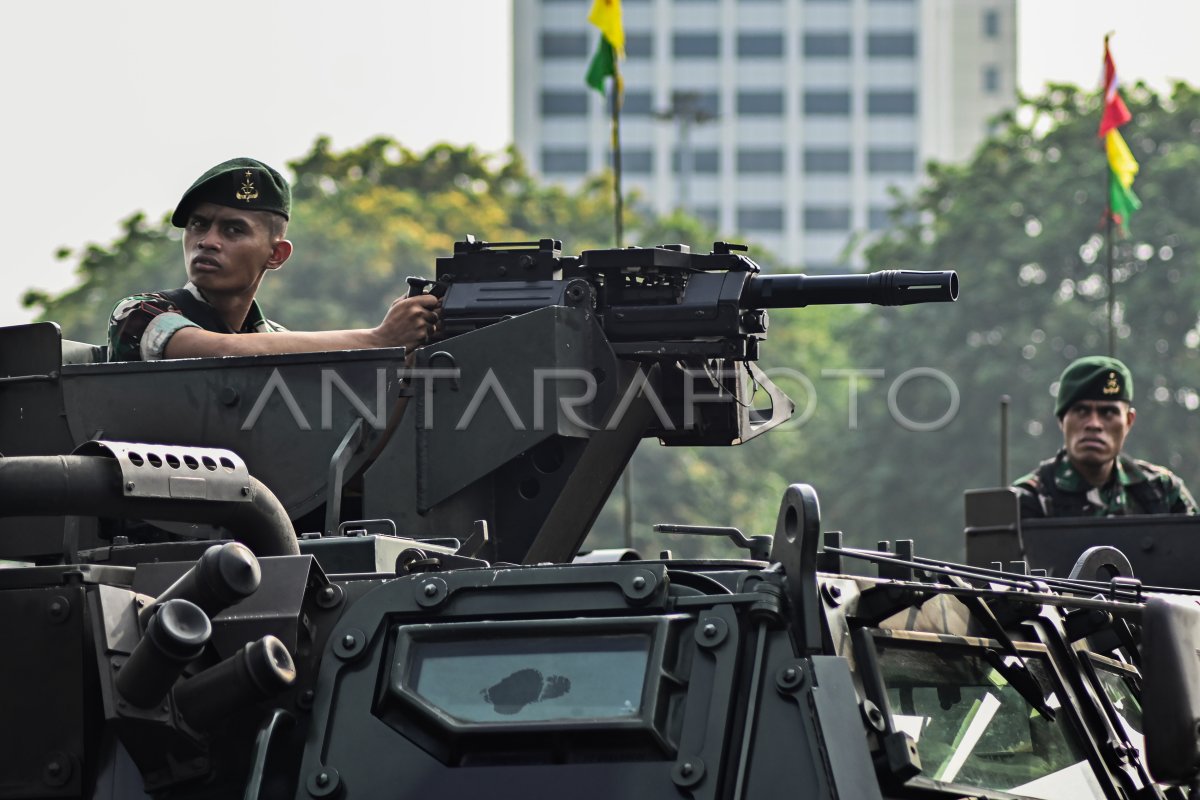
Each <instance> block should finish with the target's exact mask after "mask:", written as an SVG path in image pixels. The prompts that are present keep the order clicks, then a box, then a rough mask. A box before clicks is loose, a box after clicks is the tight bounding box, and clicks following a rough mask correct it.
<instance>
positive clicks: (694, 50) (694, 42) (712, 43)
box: [671, 33, 721, 58]
mask: <svg viewBox="0 0 1200 800" xmlns="http://www.w3.org/2000/svg"><path fill="white" fill-rule="evenodd" d="M671 52H672V53H673V54H674V55H675V57H676V58H712V57H715V56H718V55H720V54H721V38H720V37H719V36H717V34H715V33H677V34H675V36H674V37H672V40H671Z"/></svg>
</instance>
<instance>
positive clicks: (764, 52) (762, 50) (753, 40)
mask: <svg viewBox="0 0 1200 800" xmlns="http://www.w3.org/2000/svg"><path fill="white" fill-rule="evenodd" d="M737 54H738V56H739V57H740V58H779V57H780V56H782V55H783V34H782V33H739V34H738V37H737Z"/></svg>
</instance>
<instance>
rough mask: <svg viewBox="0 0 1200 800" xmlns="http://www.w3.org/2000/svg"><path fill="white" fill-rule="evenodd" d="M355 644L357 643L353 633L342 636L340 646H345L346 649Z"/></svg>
mask: <svg viewBox="0 0 1200 800" xmlns="http://www.w3.org/2000/svg"><path fill="white" fill-rule="evenodd" d="M356 644H358V640H356V639H355V638H354V634H352V633H347V634H346V635H345V636H343V637H342V647H345V648H346V649H347V650H349V649H350V648H351V647H354V645H356Z"/></svg>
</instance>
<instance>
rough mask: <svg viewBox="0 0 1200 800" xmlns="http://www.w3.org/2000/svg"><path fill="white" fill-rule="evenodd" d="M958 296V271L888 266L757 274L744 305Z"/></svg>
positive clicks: (901, 302) (899, 302) (906, 301)
mask: <svg viewBox="0 0 1200 800" xmlns="http://www.w3.org/2000/svg"><path fill="white" fill-rule="evenodd" d="M957 299H958V273H957V272H954V271H953V270H943V271H936V272H920V271H917V270H909V269H885V270H882V271H880V272H872V273H870V274H868V275H755V276H754V277H752V278H750V280H748V281H747V282H746V288H745V289H744V290H743V291H742V297H741V301H740V305H741V307H742V308H802V307H804V306H820V305H846V304H850V303H873V304H874V305H877V306H906V305H911V304H913V303H952V302H954V301H955V300H957Z"/></svg>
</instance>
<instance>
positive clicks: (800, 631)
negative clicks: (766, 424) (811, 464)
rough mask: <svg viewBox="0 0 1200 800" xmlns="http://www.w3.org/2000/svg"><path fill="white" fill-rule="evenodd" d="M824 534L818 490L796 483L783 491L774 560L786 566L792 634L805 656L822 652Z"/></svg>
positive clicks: (772, 555) (772, 548) (774, 541)
mask: <svg viewBox="0 0 1200 800" xmlns="http://www.w3.org/2000/svg"><path fill="white" fill-rule="evenodd" d="M820 537H821V504H820V503H819V502H818V501H817V491H816V489H814V488H813V487H811V486H809V485H808V484H806V483H793V484H792V485H791V486H789V487H788V488H787V491H785V492H784V493H783V502H782V503H780V506H779V518H778V520H777V521H776V523H775V538H774V540H773V541H772V543H771V561H772V562H773V563H778V564H780V565H781V566H782V567H783V574H784V575H785V576H787V582H786V584H785V587H786V591H787V597H788V601H789V602H790V604H791V606H792V612H793V615H792V633H793V635H794V636H795V638H796V644H797V646H799V647H800V648H801V653H800V654H801V655H809V654H811V653H820V652H821V605H820V602H821V601H820V598H819V597H818V593H817V545H818V544H819V540H820Z"/></svg>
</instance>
